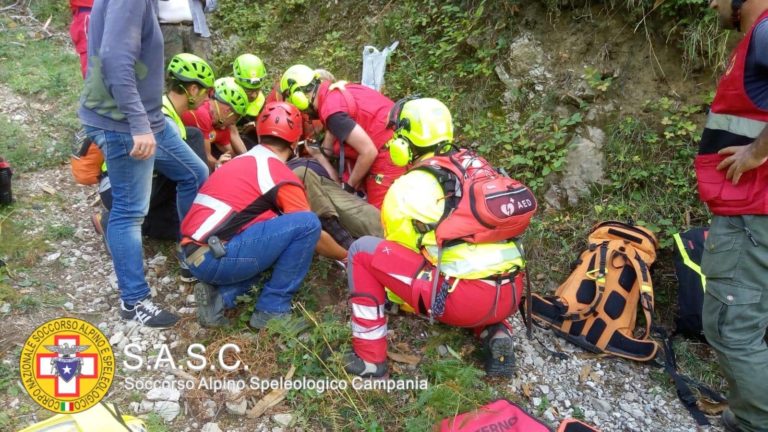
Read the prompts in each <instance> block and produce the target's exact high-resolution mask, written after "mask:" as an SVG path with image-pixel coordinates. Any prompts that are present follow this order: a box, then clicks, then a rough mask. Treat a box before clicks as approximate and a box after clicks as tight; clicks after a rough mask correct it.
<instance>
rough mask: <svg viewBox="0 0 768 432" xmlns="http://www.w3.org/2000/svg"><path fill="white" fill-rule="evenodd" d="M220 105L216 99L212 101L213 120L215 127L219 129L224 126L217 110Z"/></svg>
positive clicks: (219, 110) (219, 111)
mask: <svg viewBox="0 0 768 432" xmlns="http://www.w3.org/2000/svg"><path fill="white" fill-rule="evenodd" d="M220 103H221V102H219V100H218V99H214V100H213V106H214V109H215V110H216V120H215V122H216V125H217V126H219V127H221V126H224V119H222V118H221V109H220V108H219V104H220Z"/></svg>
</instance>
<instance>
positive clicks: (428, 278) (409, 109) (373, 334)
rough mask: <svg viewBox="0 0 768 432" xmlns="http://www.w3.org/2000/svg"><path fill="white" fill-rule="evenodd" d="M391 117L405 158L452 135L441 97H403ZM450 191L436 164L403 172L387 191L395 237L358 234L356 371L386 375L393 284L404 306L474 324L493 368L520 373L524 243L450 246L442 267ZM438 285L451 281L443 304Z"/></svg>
mask: <svg viewBox="0 0 768 432" xmlns="http://www.w3.org/2000/svg"><path fill="white" fill-rule="evenodd" d="M392 118H393V119H396V122H395V124H396V126H395V127H396V129H395V132H394V138H393V140H392V142H390V144H389V147H390V151H391V152H392V160H393V161H396V162H398V163H399V164H401V165H406V164H408V163H410V162H412V161H413V160H414V159H415V160H416V161H421V160H424V159H428V158H430V157H432V156H434V153H435V152H436V151H437V150H438V149H440V150H441V151H442V150H444V149H447V148H450V145H451V144H452V141H453V123H452V119H451V113H450V112H449V111H448V108H446V107H445V105H443V103H442V102H440V101H438V100H436V99H430V98H423V99H410V100H407V101H401V102H398V104H397V105H396V106H395V108H394V111H393V117H392ZM445 198H446V193H445V192H444V191H443V188H442V186H441V184H440V182H439V181H438V179H437V178H436V177H435V175H434V174H433V173H432V172H428V171H425V170H419V169H415V170H411V171H409V172H408V173H407V174H405V175H403V176H402V177H400V178H399V179H397V180H395V182H394V184H393V185H392V187H391V188H390V189H389V192H387V195H386V198H385V199H384V203H383V205H382V208H381V219H382V223H383V225H384V235H385V238H386V239H381V238H377V237H371V236H366V237H362V238H360V239H358V240H356V241H355V242H354V243H352V246H351V247H350V249H349V266H348V268H349V269H350V271H349V272H348V283H349V291H350V304H351V308H352V313H351V315H352V348H353V352H349V353H346V354H345V357H344V361H345V368H346V370H347V372H349V373H350V374H354V375H358V376H362V377H383V376H384V375H386V372H387V360H386V359H387V342H386V337H387V318H386V316H385V315H384V304H385V301H386V297H387V296H388V294H387V291H386V290H387V289H388V290H389V297H390V299H392V300H393V301H394V302H396V303H400V304H402V305H403V309H409V310H413V311H414V312H416V313H419V314H422V315H430V316H432V317H433V318H435V319H436V320H438V321H440V322H442V323H444V324H448V325H452V326H458V327H466V328H470V329H473V330H474V331H475V334H476V335H477V336H479V337H481V338H482V339H483V341H484V343H485V348H486V349H487V351H488V356H487V359H486V364H485V367H486V372H487V374H488V375H490V376H505V377H509V376H511V375H512V373H513V369H514V353H513V350H512V348H513V346H512V338H511V334H510V329H509V328H508V324H507V323H506V319H507V317H509V316H510V315H511V314H512V313H514V312H515V311H516V310H517V307H518V304H519V302H520V296H521V293H522V283H521V280H522V279H521V276H520V275H521V273H520V272H519V270H522V268H523V267H524V261H523V259H522V257H521V253H520V250H519V249H518V247H517V245H516V244H515V243H514V242H512V241H507V242H501V243H482V244H469V243H459V244H454V245H451V246H445V247H443V250H442V258H441V263H440V271H439V273H438V274H436V273H437V271H436V267H435V263H436V256H437V248H436V244H437V243H436V240H435V228H434V227H436V226H437V222H438V221H439V220H441V217H442V216H443V214H444V211H445V202H446V200H445ZM419 227H423V228H419ZM429 227H431V230H430V229H429ZM425 228H426V229H425ZM435 277H438V278H439V280H438V284H434V279H433V278H435ZM445 284H447V285H445ZM434 285H438V286H440V287H441V289H443V287H444V285H445V286H446V287H448V288H447V289H446V290H445V292H446V293H447V296H446V297H443V298H442V299H441V300H440V301H443V302H444V303H443V304H442V305H441V306H440V307H439V308H441V309H442V310H441V311H439V312H438V306H435V305H437V303H438V302H437V301H436V302H435V305H432V304H431V303H432V298H433V297H432V289H433V286H434ZM385 287H386V289H385ZM438 292H439V291H438Z"/></svg>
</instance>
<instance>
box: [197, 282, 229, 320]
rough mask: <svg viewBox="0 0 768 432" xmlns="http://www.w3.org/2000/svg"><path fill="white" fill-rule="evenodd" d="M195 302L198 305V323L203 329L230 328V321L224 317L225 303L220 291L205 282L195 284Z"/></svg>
mask: <svg viewBox="0 0 768 432" xmlns="http://www.w3.org/2000/svg"><path fill="white" fill-rule="evenodd" d="M194 291H195V302H196V303H197V322H198V323H200V325H201V326H203V327H224V326H228V325H229V324H230V323H229V319H227V317H225V316H224V301H223V300H222V298H221V294H219V290H217V289H216V287H214V286H213V285H209V284H207V283H205V282H198V283H197V284H195V288H194Z"/></svg>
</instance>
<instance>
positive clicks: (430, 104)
mask: <svg viewBox="0 0 768 432" xmlns="http://www.w3.org/2000/svg"><path fill="white" fill-rule="evenodd" d="M389 124H390V126H391V127H394V128H395V134H394V136H393V137H392V140H391V141H390V143H389V153H390V156H391V158H392V162H394V163H395V165H398V166H405V165H407V164H408V163H410V162H411V160H412V159H413V153H417V154H423V153H424V152H425V151H429V150H432V148H433V147H435V146H437V145H438V144H440V143H450V142H452V141H453V119H452V118H451V112H450V111H449V110H448V107H446V106H445V105H444V104H443V103H442V102H440V101H439V100H437V99H432V98H418V99H414V98H405V99H401V100H399V101H398V102H397V103H396V104H395V106H394V107H393V108H392V110H391V111H390V117H389ZM411 147H415V149H412V148H411Z"/></svg>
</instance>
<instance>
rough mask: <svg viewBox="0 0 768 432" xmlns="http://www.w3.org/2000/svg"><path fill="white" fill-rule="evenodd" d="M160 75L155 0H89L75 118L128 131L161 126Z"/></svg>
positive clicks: (151, 130) (136, 132)
mask: <svg viewBox="0 0 768 432" xmlns="http://www.w3.org/2000/svg"><path fill="white" fill-rule="evenodd" d="M164 76H165V71H164V59H163V35H162V33H161V32H160V25H159V24H158V22H157V0H96V1H94V3H93V9H91V17H90V26H89V28H88V72H87V76H86V79H85V84H84V88H83V92H82V94H81V95H80V109H79V110H78V116H79V117H80V121H81V122H82V123H83V124H84V125H88V126H93V127H96V128H99V129H104V130H109V131H114V132H122V133H130V134H131V135H140V134H147V133H157V132H160V131H162V130H163V128H164V127H165V120H164V117H163V113H162V111H161V108H162V97H163V89H164V82H163V79H164Z"/></svg>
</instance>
